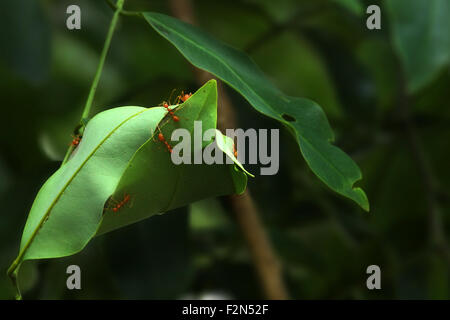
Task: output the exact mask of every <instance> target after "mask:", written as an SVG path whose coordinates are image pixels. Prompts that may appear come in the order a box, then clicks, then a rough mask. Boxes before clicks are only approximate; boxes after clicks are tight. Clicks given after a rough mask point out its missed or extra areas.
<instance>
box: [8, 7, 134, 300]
mask: <svg viewBox="0 0 450 320" xmlns="http://www.w3.org/2000/svg"><path fill="white" fill-rule="evenodd" d="M124 2H125V0H117V4H116V10H115V12H114V15H113V18H112V20H111V24H110V25H109V30H108V34H107V36H106V40H105V44H104V45H103V50H102V53H101V55H100V62H99V64H98V66H97V71H96V72H95V76H94V80H93V81H92V85H91V89H90V91H89V96H88V98H87V101H86V105H85V106H84V110H83V114H82V115H81V119H80V129H79V133H83V130H84V119H86V118H87V117H88V116H89V113H90V111H91V106H92V101H93V100H94V96H95V92H96V91H97V86H98V82H99V80H100V76H101V74H102V70H103V65H104V64H105V59H106V54H107V53H108V49H109V47H110V45H111V39H112V36H113V34H114V30H115V28H116V24H117V20H118V18H119V14H120V12H121V11H122V7H123V3H124ZM73 149H74V147H73V145H71V146H70V147H69V149H68V150H67V153H66V156H65V157H64V160H63V162H62V164H61V166H62V165H64V164H65V163H66V162H67V160H68V159H69V155H70V154H71V153H72V151H73ZM23 255H24V251H22V252H21V253H19V256H18V257H17V258H16V259H15V260H14V261H13V263H12V264H11V266H10V267H9V268H8V271H7V272H6V274H7V275H8V277H9V278H10V279H11V281H12V283H13V285H14V287H15V289H16V299H17V300H21V299H22V295H21V293H20V289H19V285H18V282H17V272H18V268H19V266H20V264H21V263H22V259H23Z"/></svg>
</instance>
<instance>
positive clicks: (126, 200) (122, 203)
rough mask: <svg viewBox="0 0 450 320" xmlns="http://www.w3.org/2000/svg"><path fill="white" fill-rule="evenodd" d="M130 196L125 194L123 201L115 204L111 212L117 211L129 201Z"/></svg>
mask: <svg viewBox="0 0 450 320" xmlns="http://www.w3.org/2000/svg"><path fill="white" fill-rule="evenodd" d="M130 198H131V197H130V195H129V194H126V193H125V196H124V197H123V200H122V201H120V202H118V203H116V205H115V206H114V207H112V208H111V210H112V211H113V212H117V211H119V209H120V208H122V207H123V206H124V205H125V204H126V203H127V202H128V201H130Z"/></svg>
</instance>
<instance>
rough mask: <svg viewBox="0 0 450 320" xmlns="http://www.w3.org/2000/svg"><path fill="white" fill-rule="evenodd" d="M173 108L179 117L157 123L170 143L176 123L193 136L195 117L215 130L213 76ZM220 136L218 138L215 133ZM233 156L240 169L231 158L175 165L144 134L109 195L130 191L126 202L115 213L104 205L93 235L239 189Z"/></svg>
mask: <svg viewBox="0 0 450 320" xmlns="http://www.w3.org/2000/svg"><path fill="white" fill-rule="evenodd" d="M173 110H174V112H175V113H176V115H177V117H179V119H180V120H179V122H174V121H173V120H171V119H170V117H166V119H164V120H163V121H162V124H161V125H160V126H159V128H160V130H161V133H162V134H163V136H164V138H165V139H166V141H167V142H168V143H169V144H170V145H172V146H173V145H174V143H173V142H172V141H171V139H170V137H171V135H172V132H173V131H174V130H175V129H177V128H185V129H186V130H187V131H188V132H189V133H190V136H191V137H194V121H202V131H203V132H204V131H206V130H208V129H215V128H216V120H217V83H216V81H215V80H210V81H208V82H207V83H206V84H205V85H204V86H203V87H201V88H200V89H199V90H198V91H197V92H196V93H195V94H193V95H192V96H191V97H190V98H189V99H188V100H187V101H186V102H184V103H183V104H181V105H180V106H179V107H177V108H175V109H173ZM158 132H159V131H157V133H158ZM203 132H202V136H203ZM157 133H155V135H156V134H157ZM196 133H197V132H196ZM219 136H220V137H223V136H222V135H221V134H220V133H219ZM222 139H224V138H222ZM228 139H230V138H228ZM230 140H231V139H230ZM231 141H232V140H231ZM211 143H214V142H212V141H210V142H207V143H204V144H203V146H207V145H209V144H211ZM218 146H219V148H220V149H221V150H222V151H223V152H224V153H225V154H228V155H229V154H230V153H231V155H232V152H233V145H229V144H220V145H219V144H218ZM191 150H193V151H194V152H193V153H195V150H194V147H193V139H191ZM200 151H201V150H200ZM233 158H234V156H233ZM192 160H193V159H192ZM233 161H235V162H234V163H236V164H238V165H239V167H240V168H242V169H241V170H239V169H237V168H235V165H234V163H233V164H230V165H220V164H213V165H207V164H179V165H175V164H174V163H173V162H172V161H171V153H169V152H168V150H167V148H166V146H165V145H164V144H163V143H162V142H160V141H158V139H157V138H156V137H153V138H151V139H149V140H148V141H147V142H146V143H145V144H144V145H143V146H142V147H141V148H140V149H139V150H138V152H136V154H135V155H134V157H133V159H132V160H131V161H130V163H129V165H128V167H127V169H126V170H125V172H124V174H123V176H122V179H121V181H120V183H119V186H118V188H117V190H116V192H115V193H114V195H113V196H112V198H113V199H114V200H115V201H116V202H117V201H120V200H122V199H123V198H124V196H125V195H130V200H129V201H130V204H129V205H128V206H125V207H124V208H123V209H121V210H120V212H114V211H112V210H107V211H106V213H105V215H104V218H103V221H102V224H101V226H100V228H99V231H98V234H103V233H106V232H109V231H111V230H114V229H118V228H120V227H123V226H125V225H128V224H131V223H134V222H137V221H139V220H142V219H145V218H148V217H150V216H152V215H155V214H158V213H164V212H166V211H168V210H172V209H175V208H178V207H181V206H184V205H186V204H189V203H191V202H193V201H196V200H201V199H204V198H208V197H212V196H220V195H226V194H234V193H238V194H239V193H242V192H243V191H244V190H245V187H246V183H247V176H246V174H245V173H244V171H245V170H244V169H243V167H242V165H241V164H239V163H238V162H237V159H235V158H234V159H233ZM192 163H193V162H192ZM115 201H113V203H114V202H115Z"/></svg>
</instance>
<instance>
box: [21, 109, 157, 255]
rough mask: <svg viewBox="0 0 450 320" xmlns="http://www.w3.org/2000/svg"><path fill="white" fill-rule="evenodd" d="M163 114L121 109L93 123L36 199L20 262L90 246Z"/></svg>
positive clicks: (63, 253)
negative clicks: (107, 204) (125, 172)
mask: <svg viewBox="0 0 450 320" xmlns="http://www.w3.org/2000/svg"><path fill="white" fill-rule="evenodd" d="M164 115H165V110H164V108H152V109H146V108H142V107H121V108H115V109H111V110H108V111H105V112H102V113H100V114H98V115H97V116H96V117H94V118H93V119H92V120H91V121H90V122H89V124H88V126H87V127H86V130H85V134H84V137H83V139H82V141H81V143H80V145H79V147H78V148H77V149H76V150H75V151H74V153H73V155H72V158H71V159H70V160H69V161H68V162H67V163H66V164H65V165H64V166H62V167H61V168H60V169H59V170H57V171H56V172H55V173H54V174H53V175H52V176H51V177H50V178H49V179H48V180H47V182H46V183H45V184H44V185H43V186H42V188H41V190H40V191H39V193H38V195H37V196H36V199H35V201H34V203H33V206H32V208H31V211H30V213H29V215H28V220H27V222H26V224H25V229H24V231H23V235H22V241H21V244H20V253H19V260H20V261H23V260H28V259H43V258H55V257H62V256H67V255H71V254H74V253H76V252H78V251H80V250H81V249H82V248H83V247H84V246H85V245H86V243H87V242H88V241H89V240H90V239H91V238H92V237H93V236H94V235H95V233H96V230H97V228H98V225H99V223H100V220H101V217H102V211H103V205H104V203H105V201H106V200H107V199H108V197H109V196H110V195H111V194H112V193H113V192H114V190H115V188H116V186H117V184H118V182H119V179H120V177H121V175H122V173H123V170H124V169H125V168H126V166H127V164H128V161H129V160H130V159H131V157H132V156H133V154H134V153H135V152H136V150H137V149H138V148H139V147H140V146H141V145H142V144H143V143H144V142H145V141H147V140H148V138H149V137H150V129H151V128H155V127H156V125H157V124H158V122H159V121H160V120H161V119H162V118H163V117H164Z"/></svg>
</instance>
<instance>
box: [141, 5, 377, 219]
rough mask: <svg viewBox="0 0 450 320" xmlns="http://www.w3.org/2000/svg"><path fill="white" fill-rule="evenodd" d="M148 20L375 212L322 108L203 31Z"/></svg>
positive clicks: (326, 178) (332, 183) (329, 180)
mask: <svg viewBox="0 0 450 320" xmlns="http://www.w3.org/2000/svg"><path fill="white" fill-rule="evenodd" d="M143 16H144V18H145V19H146V20H147V21H148V23H149V24H150V25H151V26H152V27H153V28H154V29H155V30H156V31H157V32H158V33H159V34H161V35H162V36H163V37H165V38H166V39H167V40H169V41H170V42H171V43H172V44H173V45H175V47H176V48H177V49H178V50H179V51H180V52H181V53H182V54H183V55H184V57H185V58H186V59H188V60H189V61H190V62H191V63H192V64H194V65H195V66H197V67H199V68H201V69H204V70H206V71H209V72H211V73H212V74H214V75H215V76H217V77H218V78H220V79H222V80H223V81H224V82H226V83H228V84H229V85H230V86H231V87H232V88H233V89H235V90H236V91H238V92H239V93H241V94H242V95H243V96H244V97H245V98H246V99H247V100H248V101H249V103H250V104H251V105H252V106H253V107H254V108H255V109H256V110H258V111H259V112H261V113H263V114H265V115H266V116H269V117H271V118H274V119H276V120H278V121H280V122H281V123H283V124H284V125H286V126H287V127H288V128H289V129H290V131H291V132H292V134H293V135H294V136H295V138H296V140H297V142H298V144H299V146H300V150H301V152H302V154H303V156H304V158H305V160H306V162H307V163H308V165H309V166H310V168H311V169H312V171H313V172H314V173H315V174H316V175H317V176H318V177H319V178H320V179H321V180H322V181H323V182H325V183H326V184H327V185H328V186H329V187H330V188H332V189H333V190H334V191H336V192H338V193H339V194H341V195H344V196H346V197H348V198H350V199H353V200H354V201H356V202H357V203H358V204H359V205H360V206H361V207H362V208H364V209H365V210H369V203H368V200H367V197H366V195H365V193H364V191H363V190H362V189H361V188H358V187H354V186H353V185H354V183H355V182H356V181H358V180H360V179H361V177H362V175H361V172H360V170H359V168H358V166H357V165H356V164H355V163H354V162H353V160H352V159H351V158H350V157H349V156H348V155H347V154H345V153H344V152H343V151H342V150H340V149H339V148H337V147H335V146H333V145H332V144H331V143H330V142H331V141H333V139H334V136H333V132H332V130H331V128H330V126H329V123H328V120H327V118H326V116H325V114H324V112H323V111H322V109H321V108H320V106H319V105H317V104H316V103H315V102H313V101H311V100H308V99H303V98H297V97H291V96H287V95H285V94H283V93H282V92H281V91H280V90H278V89H277V88H275V87H274V86H273V85H272V83H270V82H269V81H268V80H267V79H266V77H265V76H264V74H263V73H262V71H261V70H260V69H259V68H258V67H257V66H256V65H255V64H254V62H253V61H252V60H251V59H250V58H249V57H248V56H246V55H245V54H243V53H242V52H240V51H238V50H235V49H233V48H231V47H229V46H227V45H225V44H223V43H221V42H219V41H217V40H215V39H214V38H212V37H211V36H209V35H208V34H206V33H204V32H203V31H201V30H199V29H198V28H196V27H194V26H192V25H189V24H186V23H184V22H181V21H179V20H177V19H174V18H171V17H168V16H165V15H162V14H159V13H152V12H145V13H143Z"/></svg>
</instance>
